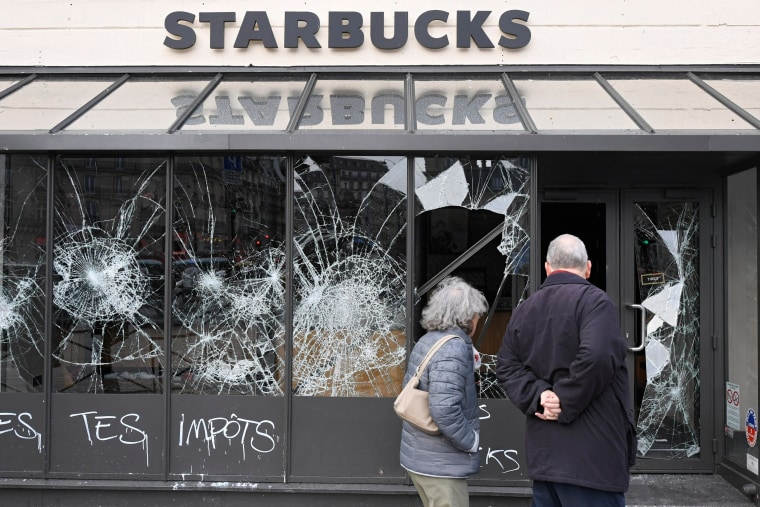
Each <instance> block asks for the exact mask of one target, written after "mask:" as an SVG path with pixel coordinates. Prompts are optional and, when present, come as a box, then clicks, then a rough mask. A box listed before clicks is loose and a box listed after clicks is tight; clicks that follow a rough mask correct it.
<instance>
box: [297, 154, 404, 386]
mask: <svg viewBox="0 0 760 507" xmlns="http://www.w3.org/2000/svg"><path fill="white" fill-rule="evenodd" d="M406 175H407V160H406V159H405V158H403V157H396V158H392V157H366V156H363V157H330V156H324V157H322V156H314V157H308V156H307V157H304V158H302V159H301V160H299V161H298V162H297V163H296V166H295V174H294V178H295V181H294V239H293V257H294V258H293V288H294V295H293V392H294V393H295V394H296V395H299V396H336V397H337V396H345V397H349V396H364V397H383V396H395V395H397V394H398V392H399V391H400V389H401V382H402V380H403V374H404V361H405V356H406V328H405V314H406V311H405V304H406V223H407V217H406Z"/></svg>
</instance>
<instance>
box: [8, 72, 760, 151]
mask: <svg viewBox="0 0 760 507" xmlns="http://www.w3.org/2000/svg"><path fill="white" fill-rule="evenodd" d="M758 136H760V69H758V68H755V67H750V68H747V67H736V68H734V67H731V68H710V67H705V68H683V67H674V68H661V67H657V68H644V67H641V68H638V67H634V68H630V67H626V68H617V67H607V68H583V69H580V68H577V67H556V68H550V69H548V68H531V67H527V68H505V67H488V68H460V67H456V68H445V67H444V68H427V67H425V68H416V69H408V68H398V69H389V68H384V69H378V68H358V69H357V68H354V69H334V68H324V69H289V70H284V69H253V68H250V69H235V68H223V69H218V68H214V69H195V68H194V69H175V68H169V69H155V68H147V69H116V68H109V69H97V68H87V69H40V68H34V69H0V150H4V151H26V150H64V151H69V150H71V151H78V150H167V149H168V150H193V151H198V150H209V151H216V150H343V151H357V152H361V151H367V150H372V151H376V150H378V149H383V150H400V151H447V150H458V149H464V150H468V151H505V150H509V151H585V150H599V151H626V150H652V151H682V150H688V151H757V150H758V148H759V147H760V139H758Z"/></svg>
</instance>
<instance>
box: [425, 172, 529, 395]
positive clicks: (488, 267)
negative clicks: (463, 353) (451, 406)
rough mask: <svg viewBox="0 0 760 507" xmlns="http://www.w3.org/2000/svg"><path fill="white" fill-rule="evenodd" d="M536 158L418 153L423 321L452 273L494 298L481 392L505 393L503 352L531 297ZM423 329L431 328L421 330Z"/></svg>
mask: <svg viewBox="0 0 760 507" xmlns="http://www.w3.org/2000/svg"><path fill="white" fill-rule="evenodd" d="M529 162H530V161H529V159H528V158H520V157H496V158H491V159H469V158H458V157H431V158H417V159H415V163H414V186H415V209H416V214H417V222H416V223H417V238H418V239H417V241H418V244H417V245H416V247H415V248H416V250H417V251H418V252H420V255H419V256H418V259H417V266H416V274H417V283H416V286H415V291H416V296H417V298H418V300H417V301H416V305H415V322H419V317H420V314H421V311H422V308H423V307H424V305H425V304H426V301H427V300H426V297H425V295H426V294H427V293H428V291H429V290H430V289H432V288H433V287H434V286H435V285H436V284H437V282H438V281H440V280H441V279H442V278H443V277H445V276H447V275H453V276H459V277H461V278H463V279H465V280H466V281H467V282H469V283H470V284H471V285H473V286H474V287H476V288H477V289H479V290H481V291H482V292H483V293H484V295H485V296H486V299H487V300H488V303H489V305H490V308H489V313H488V315H487V316H486V317H484V318H481V319H480V320H479V322H478V328H477V329H476V331H475V333H474V336H473V344H474V345H475V348H476V349H477V350H478V351H479V356H480V359H481V365H480V367H479V368H477V369H476V371H477V373H476V375H477V381H478V386H479V396H480V397H481V398H504V397H506V396H505V393H504V391H503V390H502V388H501V387H500V386H499V385H498V382H497V380H496V375H495V367H496V354H497V353H498V349H499V346H500V345H501V339H502V337H503V335H504V330H505V329H506V326H507V323H508V322H509V318H510V316H511V314H512V310H513V309H514V308H515V307H516V306H517V305H518V304H519V303H520V302H521V301H522V300H523V299H525V298H526V297H527V296H528V288H529V274H530V255H529V247H530V241H529V239H530V228H529V223H530V222H529V219H530V213H529V211H530V206H529V203H530V195H529V193H530V184H529V182H530V164H529ZM420 332H424V331H421V330H420Z"/></svg>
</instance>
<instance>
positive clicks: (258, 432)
mask: <svg viewBox="0 0 760 507" xmlns="http://www.w3.org/2000/svg"><path fill="white" fill-rule="evenodd" d="M251 427H252V430H253V432H252V433H249V429H251ZM273 431H274V423H273V422H272V421H269V420H266V419H265V420H262V421H254V420H251V419H243V418H242V417H238V416H237V415H236V414H231V415H230V417H229V418H227V417H212V418H211V419H202V418H201V419H193V420H192V421H190V423H189V424H188V427H187V433H185V414H181V416H180V421H179V446H180V447H182V446H183V445H184V446H187V445H190V442H191V440H194V439H195V440H197V439H200V440H202V441H204V442H205V443H206V447H207V449H208V453H209V456H210V455H211V451H212V450H216V443H217V437H219V438H220V439H222V438H224V439H227V441H228V442H229V443H230V444H231V443H233V442H236V443H239V444H240V447H241V448H242V449H243V459H244V460H245V453H246V449H247V448H248V447H250V448H251V449H253V450H254V451H255V452H257V453H264V454H266V453H269V452H272V451H273V450H274V448H275V447H276V441H275V437H274V436H273V435H272V434H271V433H270V432H273Z"/></svg>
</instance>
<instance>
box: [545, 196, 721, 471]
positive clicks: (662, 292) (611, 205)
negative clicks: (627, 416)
mask: <svg viewBox="0 0 760 507" xmlns="http://www.w3.org/2000/svg"><path fill="white" fill-rule="evenodd" d="M540 196H541V199H542V201H541V203H540V206H539V214H540V217H539V220H540V227H539V230H540V241H541V260H542V261H543V260H544V259H545V257H546V249H547V247H548V244H549V242H550V241H551V240H552V239H553V238H554V237H556V236H557V235H559V234H562V233H570V234H575V235H576V236H578V237H580V238H581V239H582V240H583V241H584V243H585V244H586V248H587V250H588V254H589V259H590V260H591V262H592V270H591V277H590V278H589V280H590V281H591V282H592V283H594V284H595V285H597V286H598V287H600V288H602V289H604V290H605V291H606V292H607V293H608V294H609V295H610V297H611V298H612V299H613V301H614V302H615V303H616V304H617V306H618V308H619V309H620V316H621V326H622V328H623V333H624V335H625V336H626V339H627V341H628V345H629V349H630V352H629V363H628V369H629V373H630V375H631V391H632V392H631V399H632V400H633V402H634V407H635V420H636V423H637V433H638V453H637V454H638V457H637V463H636V466H635V469H634V470H635V471H636V472H648V471H652V472H656V471H669V472H687V471H693V472H701V471H709V469H710V466H711V464H712V461H713V457H712V456H713V454H712V446H711V444H710V445H708V443H709V442H710V438H711V437H710V435H712V429H711V428H712V426H711V425H712V423H711V418H710V416H709V413H710V412H709V411H708V410H707V408H706V407H708V406H710V405H709V404H708V401H709V400H708V398H707V396H708V395H709V393H710V392H711V388H710V387H709V386H707V387H705V386H703V385H702V379H709V378H712V377H711V374H712V370H711V368H712V366H711V365H712V355H711V354H712V346H711V344H712V338H711V336H712V332H711V331H710V330H711V329H712V320H711V313H712V312H711V310H710V308H711V305H712V279H711V277H710V273H711V266H712V250H713V246H712V216H711V213H710V210H711V201H710V199H709V193H707V192H698V191H694V192H685V191H682V190H679V191H678V193H677V194H676V193H675V192H674V191H672V190H664V189H661V190H657V191H654V190H653V191H616V190H614V189H612V190H607V191H598V190H589V191H583V190H578V189H567V188H566V189H560V190H548V189H547V190H545V191H543V192H541V193H540ZM543 276H545V275H543Z"/></svg>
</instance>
